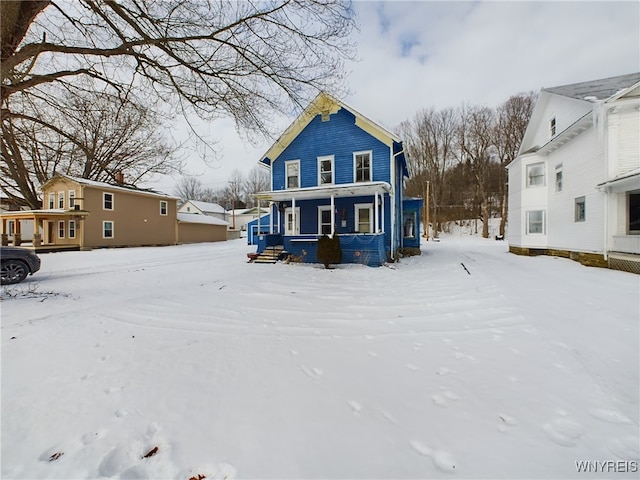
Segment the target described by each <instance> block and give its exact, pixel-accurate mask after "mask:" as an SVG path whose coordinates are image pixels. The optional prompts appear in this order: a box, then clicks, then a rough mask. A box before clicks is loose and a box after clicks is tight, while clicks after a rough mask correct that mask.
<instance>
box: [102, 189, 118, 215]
mask: <svg viewBox="0 0 640 480" xmlns="http://www.w3.org/2000/svg"><path fill="white" fill-rule="evenodd" d="M107 195H111V208H106V207H105V206H104V205H105V200H106V197H107ZM115 199H116V196H115V195H114V194H113V193H111V192H102V209H103V210H107V211H109V212H111V211H113V210H115V208H116V205H115Z"/></svg>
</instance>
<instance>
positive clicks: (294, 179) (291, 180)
mask: <svg viewBox="0 0 640 480" xmlns="http://www.w3.org/2000/svg"><path fill="white" fill-rule="evenodd" d="M285 168H286V170H287V188H300V160H292V161H290V162H285Z"/></svg>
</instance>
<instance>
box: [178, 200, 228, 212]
mask: <svg viewBox="0 0 640 480" xmlns="http://www.w3.org/2000/svg"><path fill="white" fill-rule="evenodd" d="M187 203H190V204H191V205H193V206H194V207H196V208H197V209H198V210H200V211H201V212H204V213H225V209H224V208H223V207H222V206H221V205H219V204H217V203H209V202H200V201H198V200H187Z"/></svg>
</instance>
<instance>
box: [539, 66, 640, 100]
mask: <svg viewBox="0 0 640 480" xmlns="http://www.w3.org/2000/svg"><path fill="white" fill-rule="evenodd" d="M638 82H640V73H629V74H627V75H618V76H616V77H608V78H601V79H599V80H591V81H589V82H580V83H572V84H570V85H561V86H559V87H552V88H543V89H542V91H543V92H549V93H553V94H556V95H562V96H564V97H569V98H575V99H576V100H587V101H594V100H608V99H609V98H611V97H614V96H616V95H617V94H618V93H620V92H621V91H624V90H626V89H628V88H630V87H633V86H634V85H635V84H637V83H638Z"/></svg>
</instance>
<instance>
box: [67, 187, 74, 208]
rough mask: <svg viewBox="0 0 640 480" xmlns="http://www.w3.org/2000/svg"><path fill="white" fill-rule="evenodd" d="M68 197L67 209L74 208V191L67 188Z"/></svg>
mask: <svg viewBox="0 0 640 480" xmlns="http://www.w3.org/2000/svg"><path fill="white" fill-rule="evenodd" d="M67 195H68V198H69V210H73V209H74V208H75V203H76V202H75V200H76V191H75V190H69V192H68V194H67Z"/></svg>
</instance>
